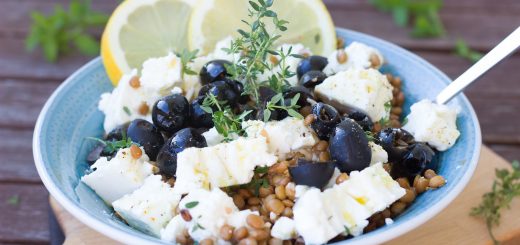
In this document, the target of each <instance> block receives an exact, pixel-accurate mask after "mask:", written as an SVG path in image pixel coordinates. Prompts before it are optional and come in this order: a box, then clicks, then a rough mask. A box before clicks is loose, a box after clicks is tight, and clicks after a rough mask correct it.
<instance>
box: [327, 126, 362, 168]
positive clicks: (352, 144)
mask: <svg viewBox="0 0 520 245" xmlns="http://www.w3.org/2000/svg"><path fill="white" fill-rule="evenodd" d="M329 151H330V156H331V158H332V160H334V161H336V163H337V167H338V168H339V170H340V171H341V172H346V173H350V172H351V171H354V170H357V171H361V170H363V169H364V168H366V167H368V166H369V165H370V160H371V158H372V151H371V150H370V147H369V146H368V139H367V136H366V134H365V132H364V131H363V129H362V128H361V126H359V125H358V124H357V123H356V122H354V120H351V119H348V120H343V121H342V122H340V123H339V124H338V125H337V126H336V128H335V129H334V131H333V132H332V135H331V136H330V140H329Z"/></svg>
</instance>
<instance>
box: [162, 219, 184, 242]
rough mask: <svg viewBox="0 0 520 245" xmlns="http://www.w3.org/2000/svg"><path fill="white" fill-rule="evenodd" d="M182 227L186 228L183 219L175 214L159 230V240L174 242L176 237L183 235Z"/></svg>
mask: <svg viewBox="0 0 520 245" xmlns="http://www.w3.org/2000/svg"><path fill="white" fill-rule="evenodd" d="M184 229H186V224H185V221H184V220H183V219H182V217H181V216H180V215H177V216H175V217H173V219H172V220H170V222H168V225H166V227H165V228H164V229H162V230H161V240H163V241H166V242H171V243H176V242H177V241H176V239H177V237H178V236H182V235H183V232H184Z"/></svg>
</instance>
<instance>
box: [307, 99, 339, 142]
mask: <svg viewBox="0 0 520 245" xmlns="http://www.w3.org/2000/svg"><path fill="white" fill-rule="evenodd" d="M312 114H313V115H314V117H315V120H314V121H313V122H312V123H311V128H312V129H314V131H315V132H316V134H317V135H318V138H320V139H322V140H328V139H329V137H330V135H331V134H332V131H334V127H336V125H337V124H338V123H339V122H340V119H341V118H340V116H339V112H338V111H337V110H336V109H335V108H334V107H332V106H330V105H327V104H324V103H321V102H318V103H316V104H314V105H313V106H312Z"/></svg>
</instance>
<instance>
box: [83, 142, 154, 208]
mask: <svg viewBox="0 0 520 245" xmlns="http://www.w3.org/2000/svg"><path fill="white" fill-rule="evenodd" d="M141 150H142V152H143V155H142V156H141V157H140V158H139V159H134V158H133V157H132V155H131V154H130V148H125V149H120V150H119V151H118V152H117V154H116V156H115V157H113V158H112V159H110V161H109V160H108V159H107V158H106V157H101V158H99V159H98V160H97V161H96V162H95V163H94V164H93V165H92V166H91V167H90V168H91V169H92V170H94V171H93V172H92V173H89V174H87V175H85V176H83V177H81V181H83V182H84V183H85V184H86V185H88V186H89V187H90V188H92V189H93V190H94V191H95V192H96V193H97V194H98V195H99V196H100V197H101V199H103V200H104V201H105V202H106V203H107V204H108V205H112V202H114V201H115V200H117V199H119V198H121V197H123V196H124V195H126V194H129V193H131V192H133V191H135V190H136V189H137V188H139V187H141V186H142V185H143V183H144V180H145V179H146V177H148V176H150V175H152V174H153V173H152V172H153V171H152V168H153V166H152V165H151V164H150V163H149V162H148V161H149V159H148V156H147V155H146V154H145V153H144V149H143V148H141Z"/></svg>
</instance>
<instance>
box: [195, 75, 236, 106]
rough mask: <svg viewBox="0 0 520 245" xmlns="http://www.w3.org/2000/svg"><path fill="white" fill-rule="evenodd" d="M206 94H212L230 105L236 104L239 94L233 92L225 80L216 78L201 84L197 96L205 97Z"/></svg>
mask: <svg viewBox="0 0 520 245" xmlns="http://www.w3.org/2000/svg"><path fill="white" fill-rule="evenodd" d="M208 94H212V95H213V96H215V97H216V98H217V100H219V101H226V103H227V104H228V105H230V106H231V107H234V106H235V105H236V103H237V102H238V99H239V95H240V94H238V93H237V92H235V90H234V89H233V88H232V87H231V86H230V84H229V83H228V81H227V80H218V81H214V82H212V83H210V84H206V85H204V86H202V88H201V89H200V91H199V97H202V98H206V97H207V96H208ZM202 101H204V100H202ZM215 109H216V108H215Z"/></svg>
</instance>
